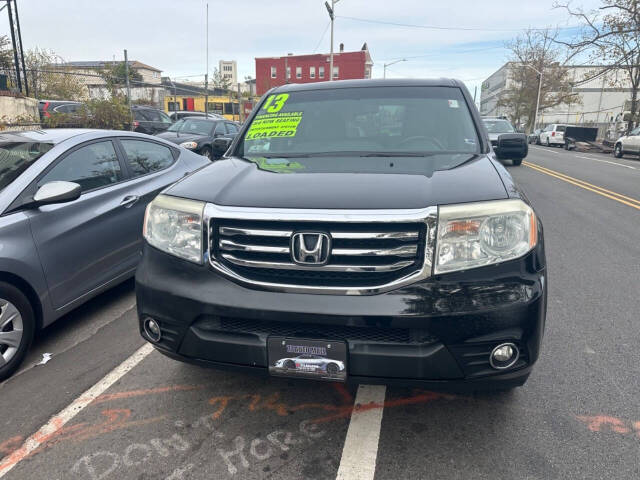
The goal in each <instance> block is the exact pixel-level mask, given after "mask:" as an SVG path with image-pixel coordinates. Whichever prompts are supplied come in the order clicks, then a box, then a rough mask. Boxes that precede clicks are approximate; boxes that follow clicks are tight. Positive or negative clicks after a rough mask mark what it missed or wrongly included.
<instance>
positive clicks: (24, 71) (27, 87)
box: [13, 0, 29, 97]
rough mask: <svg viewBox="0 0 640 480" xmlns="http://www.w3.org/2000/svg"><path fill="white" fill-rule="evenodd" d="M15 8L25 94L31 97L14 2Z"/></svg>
mask: <svg viewBox="0 0 640 480" xmlns="http://www.w3.org/2000/svg"><path fill="white" fill-rule="evenodd" d="M13 8H14V9H15V11H16V29H17V30H18V45H20V61H21V62H22V74H23V75H24V92H25V94H26V96H27V97H28V96H29V83H28V82H27V68H26V67H25V65H24V48H22V31H21V30H20V17H19V16H18V1H17V0H13Z"/></svg>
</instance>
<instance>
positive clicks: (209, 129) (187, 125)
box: [157, 117, 240, 159]
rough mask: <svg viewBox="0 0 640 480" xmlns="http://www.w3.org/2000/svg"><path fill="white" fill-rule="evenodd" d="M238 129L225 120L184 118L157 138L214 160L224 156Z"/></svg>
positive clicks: (236, 125) (235, 125) (234, 124)
mask: <svg viewBox="0 0 640 480" xmlns="http://www.w3.org/2000/svg"><path fill="white" fill-rule="evenodd" d="M239 129H240V128H239V126H238V124H236V123H234V122H231V121H229V120H226V119H222V120H219V119H213V118H205V117H186V118H183V119H182V120H178V121H177V122H176V123H174V124H173V125H171V126H170V127H169V128H168V129H167V131H166V132H162V133H159V134H158V135H157V136H158V137H160V138H162V139H164V140H168V141H170V142H173V143H177V144H178V145H180V146H182V147H184V148H186V149H188V150H191V151H192V152H196V153H199V154H200V155H204V156H205V157H207V158H210V159H214V158H219V157H221V156H222V154H224V152H225V151H226V150H227V148H228V147H229V144H230V143H231V141H232V140H233V138H234V137H235V136H236V134H237V133H238V130H239Z"/></svg>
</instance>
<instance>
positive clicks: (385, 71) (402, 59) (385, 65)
mask: <svg viewBox="0 0 640 480" xmlns="http://www.w3.org/2000/svg"><path fill="white" fill-rule="evenodd" d="M406 61H407V59H406V58H401V59H400V60H394V61H393V62H389V63H385V64H383V71H382V78H387V67H390V66H391V65H395V64H396V63H400V62H406Z"/></svg>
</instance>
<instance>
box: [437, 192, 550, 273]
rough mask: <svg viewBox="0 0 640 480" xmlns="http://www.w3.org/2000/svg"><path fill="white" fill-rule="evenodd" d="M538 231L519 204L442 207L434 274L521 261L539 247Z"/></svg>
mask: <svg viewBox="0 0 640 480" xmlns="http://www.w3.org/2000/svg"><path fill="white" fill-rule="evenodd" d="M537 227H538V224H537V220H536V215H535V213H534V212H533V210H532V209H531V207H529V206H528V205H527V204H526V203H524V202H523V201H521V200H497V201H493V202H481V203H469V204H463V205H445V206H442V207H440V208H439V211H438V238H437V240H436V253H435V262H434V263H435V266H434V273H435V274H438V273H447V272H454V271H457V270H467V269H469V268H474V267H481V266H484V265H491V264H494V263H500V262H505V261H507V260H513V259H514V258H518V257H521V256H523V255H524V254H526V253H527V252H529V251H530V250H531V249H532V248H533V247H535V245H536V244H537V243H538V228H537Z"/></svg>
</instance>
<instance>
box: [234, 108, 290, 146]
mask: <svg viewBox="0 0 640 480" xmlns="http://www.w3.org/2000/svg"><path fill="white" fill-rule="evenodd" d="M301 120H302V112H280V113H265V114H263V115H256V117H255V118H254V119H253V122H252V123H251V127H249V131H248V132H247V134H246V135H245V137H244V138H245V140H257V139H258V138H274V137H278V138H280V137H295V136H296V132H297V130H298V125H299V124H300V121H301Z"/></svg>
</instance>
